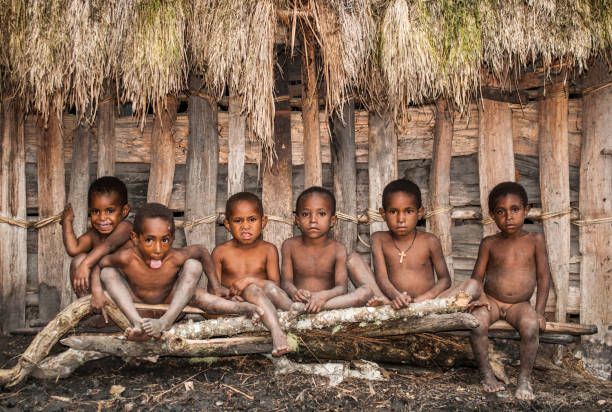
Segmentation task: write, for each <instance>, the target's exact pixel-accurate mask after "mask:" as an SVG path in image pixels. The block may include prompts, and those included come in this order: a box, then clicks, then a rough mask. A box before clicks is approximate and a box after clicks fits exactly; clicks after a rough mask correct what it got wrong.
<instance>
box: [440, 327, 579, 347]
mask: <svg viewBox="0 0 612 412" xmlns="http://www.w3.org/2000/svg"><path fill="white" fill-rule="evenodd" d="M444 335H450V336H464V337H466V338H468V337H469V336H470V332H468V331H453V332H444ZM489 339H510V340H521V336H520V334H519V333H518V331H516V330H505V329H501V330H489ZM577 339H578V338H577V337H576V336H573V335H569V334H564V333H552V332H540V335H539V342H540V344H542V343H551V344H554V345H570V344H572V343H575V342H576V340H577Z"/></svg>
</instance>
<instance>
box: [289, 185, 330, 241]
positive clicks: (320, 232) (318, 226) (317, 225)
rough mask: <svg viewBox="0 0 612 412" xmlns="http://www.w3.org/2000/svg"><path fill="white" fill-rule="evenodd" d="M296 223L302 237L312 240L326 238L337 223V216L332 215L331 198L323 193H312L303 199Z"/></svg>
mask: <svg viewBox="0 0 612 412" xmlns="http://www.w3.org/2000/svg"><path fill="white" fill-rule="evenodd" d="M295 223H296V224H297V225H298V227H299V228H300V230H301V231H302V236H305V237H308V238H310V239H318V238H320V237H322V236H325V235H326V234H327V232H329V228H330V227H332V226H333V225H334V224H335V223H336V216H332V214H331V201H330V199H329V196H326V195H324V194H322V193H311V194H309V195H306V196H305V197H303V198H302V200H301V202H300V209H299V210H298V211H297V216H296V217H295Z"/></svg>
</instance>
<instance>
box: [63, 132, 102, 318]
mask: <svg viewBox="0 0 612 412" xmlns="http://www.w3.org/2000/svg"><path fill="white" fill-rule="evenodd" d="M91 135H92V131H91V128H90V127H89V126H87V125H85V124H82V125H79V126H77V128H76V129H75V130H74V133H73V137H72V162H71V170H70V188H69V191H68V203H70V204H71V205H72V210H73V211H74V222H73V224H72V226H73V228H74V233H75V234H76V235H77V237H78V236H81V235H82V234H83V233H85V232H86V231H87V210H88V206H89V205H88V204H87V191H88V190H89V150H90V142H91ZM113 150H114V149H113ZM113 167H114V163H113ZM103 176H105V175H103ZM71 261H72V258H71V257H69V256H66V255H65V256H64V273H67V274H68V275H66V276H64V281H66V282H67V283H66V284H64V287H63V288H62V296H61V307H62V308H65V307H66V306H67V305H69V304H70V303H71V302H72V301H74V300H75V299H76V295H75V294H74V292H73V291H72V285H71V283H70V262H71Z"/></svg>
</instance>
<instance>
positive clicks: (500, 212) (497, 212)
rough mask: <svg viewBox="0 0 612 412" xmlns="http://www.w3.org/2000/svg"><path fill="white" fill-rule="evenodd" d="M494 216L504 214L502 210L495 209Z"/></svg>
mask: <svg viewBox="0 0 612 412" xmlns="http://www.w3.org/2000/svg"><path fill="white" fill-rule="evenodd" d="M495 214H497V215H503V214H504V211H503V210H502V209H497V210H496V211H495Z"/></svg>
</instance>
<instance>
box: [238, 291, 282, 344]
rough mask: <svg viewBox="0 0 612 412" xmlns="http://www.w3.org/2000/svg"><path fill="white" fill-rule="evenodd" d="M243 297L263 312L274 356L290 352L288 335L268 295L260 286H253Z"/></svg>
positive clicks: (243, 293)
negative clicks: (282, 327)
mask: <svg viewBox="0 0 612 412" xmlns="http://www.w3.org/2000/svg"><path fill="white" fill-rule="evenodd" d="M242 297H243V298H244V300H246V301H247V302H250V303H253V304H255V305H257V306H259V307H260V308H261V309H262V310H263V317H262V321H263V324H264V325H265V326H266V327H267V328H268V330H269V331H270V333H271V334H272V343H273V345H274V349H273V350H272V355H274V356H280V355H283V354H285V353H287V352H289V344H288V343H287V335H285V332H283V330H282V329H281V326H280V323H279V322H278V316H277V315H276V307H275V306H274V304H273V303H272V302H271V301H270V299H269V298H268V297H267V296H266V293H265V292H264V291H263V290H262V289H261V288H260V287H259V286H257V285H254V284H251V285H249V286H247V287H246V288H244V290H243V291H242Z"/></svg>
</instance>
